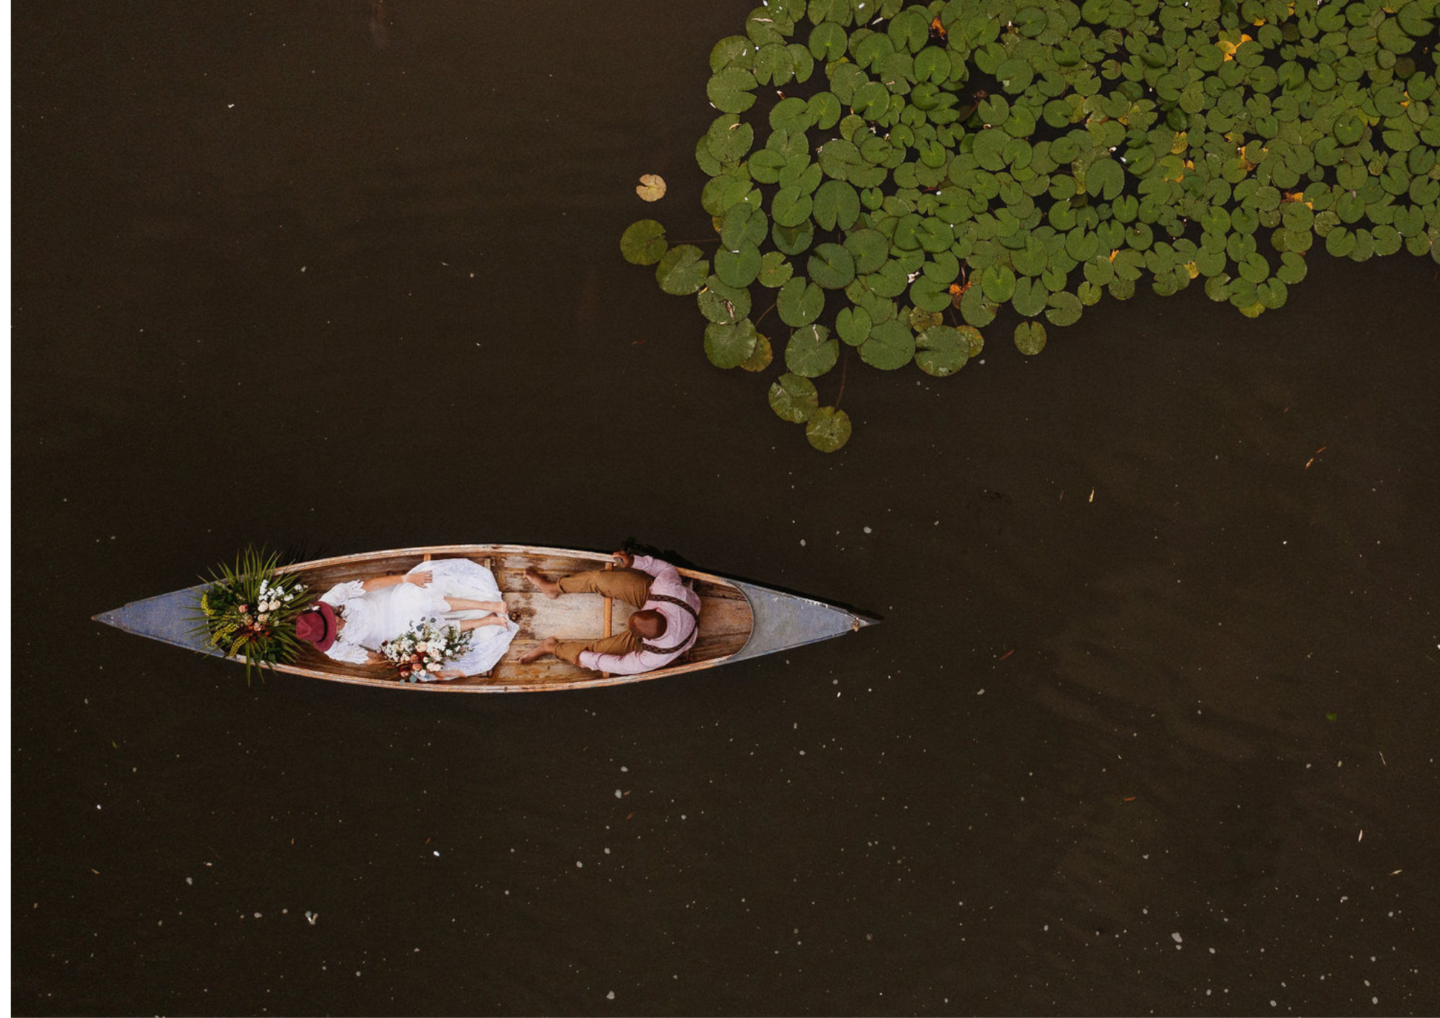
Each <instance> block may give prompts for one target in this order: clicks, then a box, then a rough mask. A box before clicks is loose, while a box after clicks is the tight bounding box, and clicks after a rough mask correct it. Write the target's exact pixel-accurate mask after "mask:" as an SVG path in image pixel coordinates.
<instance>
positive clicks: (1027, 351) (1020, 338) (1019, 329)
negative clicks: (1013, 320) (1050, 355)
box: [1015, 322, 1045, 357]
mask: <svg viewBox="0 0 1440 1018" xmlns="http://www.w3.org/2000/svg"><path fill="white" fill-rule="evenodd" d="M1015 349H1017V350H1019V351H1020V352H1021V353H1023V354H1024V355H1025V356H1026V357H1033V356H1035V355H1036V354H1037V353H1039V352H1040V351H1041V350H1043V349H1045V326H1043V325H1041V324H1040V323H1039V322H1021V323H1020V324H1019V325H1017V326H1015Z"/></svg>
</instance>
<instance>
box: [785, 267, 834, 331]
mask: <svg viewBox="0 0 1440 1018" xmlns="http://www.w3.org/2000/svg"><path fill="white" fill-rule="evenodd" d="M824 308H825V293H824V291H822V290H821V289H820V287H818V286H816V285H815V284H814V283H811V282H809V281H808V280H806V278H805V277H804V276H795V277H793V278H792V279H790V280H789V281H788V282H786V283H785V284H784V285H783V286H781V287H780V293H779V294H778V295H777V296H776V298H775V309H776V311H777V312H778V313H779V315H780V320H781V321H782V322H784V323H785V324H786V325H789V326H792V327H795V328H799V327H800V326H802V325H809V324H810V323H811V322H813V321H814V320H815V319H816V318H819V317H820V312H821V311H822V310H824Z"/></svg>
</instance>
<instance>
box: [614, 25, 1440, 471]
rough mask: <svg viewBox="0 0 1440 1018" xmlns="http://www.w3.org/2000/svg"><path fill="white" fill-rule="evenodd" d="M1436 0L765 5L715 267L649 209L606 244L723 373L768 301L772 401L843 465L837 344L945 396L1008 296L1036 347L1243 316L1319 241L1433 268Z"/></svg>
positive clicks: (726, 173) (747, 349)
mask: <svg viewBox="0 0 1440 1018" xmlns="http://www.w3.org/2000/svg"><path fill="white" fill-rule="evenodd" d="M1437 3H1440V0H1329V2H1326V3H1321V4H1317V3H1315V2H1314V0H1243V2H1239V3H1236V2H1233V0H1084V2H1083V3H1081V4H1075V3H1071V2H1068V0H1060V2H1054V0H935V2H933V3H930V4H928V5H923V6H922V5H918V4H912V5H910V6H906V5H905V3H904V0H809V2H808V3H807V2H805V0H771V2H770V3H768V5H766V6H761V7H757V8H755V10H754V11H752V12H751V14H750V16H749V18H748V19H747V21H746V24H745V34H744V35H733V36H728V37H726V38H724V39H721V40H720V41H719V42H718V43H716V44H715V46H714V48H713V49H712V50H711V53H710V67H711V70H712V72H713V75H712V77H711V78H710V81H709V85H708V87H707V93H708V96H709V99H710V102H711V103H712V104H713V105H714V106H715V107H716V108H717V109H718V110H719V111H720V116H718V117H717V118H716V119H715V121H714V123H713V124H711V126H710V128H709V130H708V131H707V132H706V133H705V136H704V137H702V138H701V139H700V141H699V144H698V145H697V147H696V151H695V157H696V159H697V161H698V162H699V164H700V166H701V168H702V169H703V170H704V171H705V173H707V174H708V175H709V176H710V180H709V182H708V183H707V184H706V186H705V189H704V192H703V195H702V198H701V201H702V204H703V205H704V208H705V210H706V211H707V212H708V213H709V214H710V215H711V216H712V217H713V219H714V224H715V229H716V232H717V233H718V234H719V248H718V250H716V251H715V253H714V256H713V258H707V257H706V255H705V253H704V252H702V251H701V249H700V248H699V247H697V246H695V245H694V244H678V245H675V246H671V245H670V244H669V243H668V241H667V239H666V235H665V228H664V227H663V226H662V225H661V224H660V223H658V222H655V221H653V220H643V221H641V222H637V223H635V224H633V225H632V226H631V227H630V228H629V229H627V230H626V231H625V234H624V236H623V237H622V238H621V241H620V247H621V251H622V253H623V255H624V256H625V258H627V259H628V260H629V261H631V262H633V263H635V264H637V265H655V266H656V270H655V274H656V279H657V281H658V282H659V284H660V287H661V289H663V290H664V291H665V292H666V293H672V294H678V295H690V294H694V295H696V302H697V304H698V306H699V310H700V313H701V314H702V315H703V316H704V318H705V319H706V320H707V322H708V325H707V326H706V329H705V352H706V355H707V356H708V357H709V359H710V360H711V361H712V362H713V363H714V364H715V365H716V366H718V367H722V368H734V367H741V368H745V369H747V370H750V371H764V370H765V369H766V368H768V367H769V366H770V364H771V361H772V359H773V356H774V350H773V349H772V344H771V340H770V338H769V337H768V336H766V335H765V334H763V333H762V332H761V331H760V328H761V326H762V323H763V322H764V319H765V318H766V316H767V315H768V314H769V313H770V312H771V311H774V312H775V313H776V315H777V316H778V318H779V322H780V323H781V324H782V325H783V326H784V328H785V329H786V331H787V336H786V339H785V343H784V351H783V358H784V365H785V368H786V372H785V373H784V374H782V375H781V376H780V378H779V379H778V380H777V381H776V382H775V383H774V384H773V385H772V386H771V388H770V405H771V407H772V408H773V409H774V410H775V412H776V413H777V414H778V415H779V416H780V417H782V418H784V419H785V420H787V421H793V422H795V423H804V424H806V432H807V436H808V437H809V439H810V442H811V444H812V445H814V446H815V447H816V448H819V449H822V450H825V451H833V450H835V449H838V448H839V447H840V446H841V445H843V444H844V443H845V441H846V440H847V439H848V438H849V435H850V424H849V421H848V419H847V418H846V415H845V414H844V412H843V411H841V410H839V409H838V408H837V407H834V406H822V405H821V403H820V398H819V395H818V392H817V390H816V387H815V385H814V383H813V381H812V379H815V378H819V377H820V376H822V375H824V374H826V373H827V372H828V371H830V370H831V368H833V367H834V366H835V365H836V363H837V362H838V361H839V360H840V358H841V355H842V349H845V350H846V351H847V352H848V349H853V350H854V351H855V352H856V353H857V354H858V356H859V358H860V359H861V360H862V361H864V362H865V363H866V364H869V365H871V366H873V367H876V368H880V369H882V370H895V369H899V368H903V367H905V366H906V365H908V364H910V363H912V362H913V363H914V364H915V365H916V366H917V367H919V368H920V370H921V371H924V372H926V373H927V374H930V375H933V376H937V377H943V376H946V375H950V374H954V373H955V372H957V371H959V370H960V369H961V368H963V367H964V366H965V364H966V362H967V361H968V360H969V359H970V358H972V357H974V356H975V355H976V354H977V353H978V352H979V351H980V349H981V346H982V344H983V339H982V337H981V335H980V332H979V331H978V330H980V329H984V328H986V327H987V326H989V325H990V324H991V323H992V322H994V321H995V319H996V317H997V315H999V314H1000V313H1001V311H1002V308H1003V307H1004V306H1005V305H1008V306H1009V309H1010V311H1011V312H1013V314H1014V315H1016V316H1018V317H1019V319H1020V321H1019V324H1018V325H1016V326H1015V328H1014V342H1015V345H1016V347H1017V348H1018V349H1019V350H1020V351H1021V352H1022V353H1024V354H1027V355H1033V354H1036V353H1039V352H1040V350H1041V349H1043V348H1044V346H1045V343H1046V338H1047V337H1046V330H1045V325H1044V324H1043V323H1042V322H1041V321H1040V316H1042V315H1043V316H1044V319H1045V321H1047V322H1049V323H1050V325H1051V326H1066V325H1071V324H1074V323H1075V322H1076V321H1077V320H1078V319H1079V318H1080V316H1081V313H1082V312H1083V310H1084V308H1085V307H1086V306H1088V305H1093V304H1095V303H1097V302H1098V301H1100V300H1101V299H1102V298H1103V297H1104V296H1106V295H1107V294H1108V295H1109V296H1110V297H1112V298H1114V299H1116V300H1125V299H1128V298H1129V297H1131V296H1133V295H1134V293H1135V291H1136V287H1137V285H1138V284H1139V283H1141V282H1142V281H1147V282H1148V283H1149V286H1150V288H1151V289H1152V290H1154V291H1155V292H1156V293H1158V294H1160V295H1162V296H1165V295H1169V294H1173V293H1175V292H1176V291H1178V290H1181V289H1184V288H1185V287H1187V286H1189V285H1190V284H1191V282H1193V281H1201V282H1202V285H1203V286H1204V289H1205V293H1206V295H1207V296H1209V297H1210V298H1211V299H1212V300H1215V301H1226V302H1229V303H1230V304H1232V305H1233V306H1234V307H1235V308H1237V309H1238V310H1239V311H1240V313H1241V314H1244V315H1247V316H1250V317H1255V316H1258V315H1260V314H1262V313H1263V312H1265V311H1266V310H1272V309H1275V308H1279V307H1281V306H1283V305H1284V304H1285V302H1286V300H1287V298H1288V296H1289V288H1290V287H1291V286H1293V285H1295V284H1296V283H1298V282H1300V281H1301V280H1302V279H1303V278H1304V277H1305V273H1306V262H1305V259H1306V256H1307V254H1308V253H1309V252H1310V251H1311V250H1312V248H1314V247H1315V246H1316V245H1317V243H1320V244H1323V247H1324V248H1325V250H1326V252H1327V253H1328V254H1329V255H1331V256H1333V257H1341V258H1350V259H1353V260H1355V261H1363V260H1365V259H1367V258H1370V257H1371V256H1372V255H1388V254H1394V253H1396V252H1398V251H1400V250H1401V249H1402V248H1404V249H1406V250H1408V251H1409V252H1410V253H1411V254H1415V255H1421V256H1424V255H1429V256H1430V257H1431V258H1434V259H1435V260H1436V261H1437V262H1440V163H1437V150H1440V109H1437V110H1436V111H1435V112H1434V113H1432V108H1434V107H1437V105H1440V98H1437V91H1440V75H1437V70H1436V65H1435V52H1434V50H1435V44H1436V41H1437V32H1436V17H1437ZM816 69H820V70H823V72H824V74H823V78H824V80H823V81H821V80H820V78H819V77H816V78H815V82H814V84H812V85H811V86H810V87H808V88H807V87H805V83H807V82H810V81H811V79H812V75H813V74H814V72H815V70H816ZM767 131H768V133H766V132H767ZM765 290H769V291H772V294H765V295H764V296H758V297H757V292H758V293H761V294H763V291H765ZM762 302H763V303H762ZM757 303H760V304H761V306H762V307H763V306H766V305H768V308H767V310H764V311H762V312H761V313H760V314H759V315H757V316H754V317H753V318H752V315H751V312H752V308H753V307H754V306H755V305H756V304H757ZM765 327H766V328H767V330H768V331H771V332H772V333H773V332H774V331H775V328H776V326H775V325H774V324H771V325H768V326H765ZM842 388H843V386H842Z"/></svg>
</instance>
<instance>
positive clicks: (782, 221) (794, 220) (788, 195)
mask: <svg viewBox="0 0 1440 1018" xmlns="http://www.w3.org/2000/svg"><path fill="white" fill-rule="evenodd" d="M812 205H813V202H812V200H811V198H810V196H809V195H808V194H806V193H805V192H804V191H802V190H801V189H800V188H798V187H782V188H781V189H780V190H779V191H777V192H775V197H774V198H772V199H771V200H770V214H771V215H773V216H774V217H775V223H776V225H778V226H789V227H796V226H799V225H800V224H802V223H804V222H805V220H807V219H809V218H810V209H811V207H812Z"/></svg>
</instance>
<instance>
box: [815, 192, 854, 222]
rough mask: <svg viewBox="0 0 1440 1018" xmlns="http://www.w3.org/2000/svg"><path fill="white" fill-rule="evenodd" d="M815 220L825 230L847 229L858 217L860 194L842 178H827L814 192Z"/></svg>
mask: <svg viewBox="0 0 1440 1018" xmlns="http://www.w3.org/2000/svg"><path fill="white" fill-rule="evenodd" d="M814 215H815V222H816V224H818V225H819V226H820V227H821V228H822V229H826V230H834V229H837V228H838V229H841V230H848V229H850V227H852V226H854V225H855V220H857V219H859V218H860V196H859V194H857V193H856V191H855V188H854V187H852V186H851V185H850V184H848V183H846V182H845V181H843V180H827V181H826V182H825V183H823V184H821V185H820V187H819V189H818V190H817V191H816V192H815V198H814Z"/></svg>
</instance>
